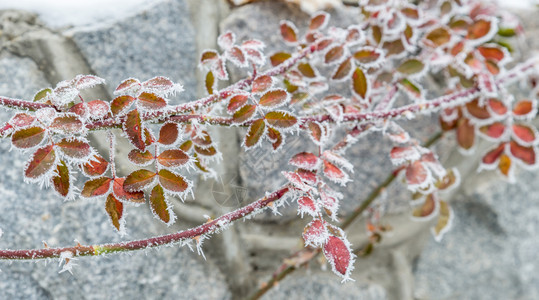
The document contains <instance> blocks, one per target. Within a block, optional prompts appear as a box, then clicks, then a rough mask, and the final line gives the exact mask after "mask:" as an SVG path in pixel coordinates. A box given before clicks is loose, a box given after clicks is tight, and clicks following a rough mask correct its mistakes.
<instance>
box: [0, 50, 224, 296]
mask: <svg viewBox="0 0 539 300" xmlns="http://www.w3.org/2000/svg"><path fill="white" fill-rule="evenodd" d="M43 86H47V82H46V81H45V80H44V78H43V75H42V74H41V72H40V71H39V70H38V69H37V67H36V65H35V64H34V63H33V62H32V61H31V60H29V59H26V58H18V57H15V56H11V55H7V56H3V57H2V58H1V59H0V95H5V96H9V97H19V98H30V97H31V96H32V95H33V94H34V93H35V90H38V89H39V88H41V87H43ZM10 115H11V112H10V111H6V110H0V121H1V122H5V121H7V120H8V119H9V117H10ZM10 147H11V146H10V143H9V141H8V140H3V141H0V153H1V155H0V173H1V174H2V180H1V181H0V195H1V200H2V201H0V211H1V212H2V214H0V228H1V229H2V231H3V232H4V234H3V236H2V237H0V248H1V249H24V248H42V247H43V244H42V241H46V242H47V244H48V245H49V246H51V247H58V246H70V245H75V244H76V242H75V241H74V240H77V241H80V242H81V243H82V244H100V243H106V242H118V241H123V240H132V239H136V238H144V237H149V236H154V235H159V234H164V233H167V232H172V229H171V228H169V229H167V228H166V226H165V225H162V224H160V222H159V221H157V220H156V219H154V218H153V216H152V214H151V213H150V211H149V208H148V207H147V206H145V205H143V206H140V207H131V206H127V214H128V215H127V216H126V218H127V232H128V235H127V236H125V237H120V236H119V235H118V234H117V233H116V232H115V229H114V228H113V227H112V226H111V224H110V223H109V220H108V216H107V214H106V212H105V210H104V203H103V201H89V200H83V199H76V200H74V201H69V202H62V201H61V200H60V197H58V196H57V195H56V194H55V192H54V191H53V190H52V189H50V188H47V189H43V190H40V189H39V187H38V186H36V185H30V184H25V183H24V182H23V166H24V163H25V161H26V160H27V159H28V157H29V155H30V153H26V154H24V153H20V152H18V151H12V152H10ZM79 187H80V183H79ZM49 262H50V263H48V264H47V263H44V262H37V263H32V262H12V263H7V262H3V263H1V265H0V269H1V270H2V272H1V273H0V298H1V299H67V298H78V299H80V298H88V299H104V298H114V299H135V298H148V299H178V298H182V299H210V298H211V299H227V298H229V297H230V294H229V292H228V288H227V286H226V283H225V281H224V277H223V275H222V274H221V273H220V272H219V271H218V270H217V268H216V266H215V265H214V264H212V262H211V261H204V260H203V259H202V258H201V257H200V256H198V255H196V254H192V253H191V252H190V251H189V250H188V249H187V248H179V247H177V246H174V247H165V248H163V249H160V250H145V251H140V252H137V253H132V254H130V255H127V254H122V255H114V256H108V257H100V258H80V259H78V260H76V261H75V263H76V264H77V266H75V267H74V269H73V275H70V274H69V273H67V272H65V273H62V274H58V271H59V270H60V269H59V267H58V260H51V261H49Z"/></svg>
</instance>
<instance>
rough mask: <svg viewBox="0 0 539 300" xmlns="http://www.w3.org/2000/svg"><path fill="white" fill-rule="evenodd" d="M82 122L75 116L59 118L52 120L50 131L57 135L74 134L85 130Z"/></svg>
mask: <svg viewBox="0 0 539 300" xmlns="http://www.w3.org/2000/svg"><path fill="white" fill-rule="evenodd" d="M82 125H83V124H82V120H81V119H80V118H79V116H77V115H74V114H69V115H64V116H59V117H56V118H54V120H52V122H51V124H50V125H49V129H51V130H53V131H55V132H57V133H67V134H74V133H80V132H81V131H82V130H83V127H82Z"/></svg>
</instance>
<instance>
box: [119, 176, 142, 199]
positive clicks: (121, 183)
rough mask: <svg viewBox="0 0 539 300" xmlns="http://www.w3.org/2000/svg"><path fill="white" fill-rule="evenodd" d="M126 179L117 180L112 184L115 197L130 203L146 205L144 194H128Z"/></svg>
mask: <svg viewBox="0 0 539 300" xmlns="http://www.w3.org/2000/svg"><path fill="white" fill-rule="evenodd" d="M124 183H125V178H115V179H114V181H113V183H112V191H113V192H114V195H115V196H116V197H118V198H119V199H120V200H122V201H130V202H134V203H144V193H143V192H128V191H126V190H124Z"/></svg>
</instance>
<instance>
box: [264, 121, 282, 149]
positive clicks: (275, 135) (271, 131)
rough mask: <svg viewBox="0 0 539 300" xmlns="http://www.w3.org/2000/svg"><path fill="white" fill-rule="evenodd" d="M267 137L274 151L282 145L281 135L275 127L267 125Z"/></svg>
mask: <svg viewBox="0 0 539 300" xmlns="http://www.w3.org/2000/svg"><path fill="white" fill-rule="evenodd" d="M267 135H268V139H269V140H270V142H271V146H272V147H273V150H274V151H277V150H278V149H279V148H280V147H281V146H282V145H283V135H282V134H281V132H279V131H278V130H276V129H275V128H271V127H267Z"/></svg>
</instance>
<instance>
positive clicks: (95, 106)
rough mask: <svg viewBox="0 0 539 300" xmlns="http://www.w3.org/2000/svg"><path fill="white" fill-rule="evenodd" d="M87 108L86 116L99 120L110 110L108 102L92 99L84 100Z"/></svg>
mask: <svg viewBox="0 0 539 300" xmlns="http://www.w3.org/2000/svg"><path fill="white" fill-rule="evenodd" d="M86 105H87V108H88V117H89V118H90V119H94V120H99V119H103V118H104V117H106V116H107V115H108V114H109V112H110V107H109V103H108V102H105V101H102V100H93V101H90V102H86Z"/></svg>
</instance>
